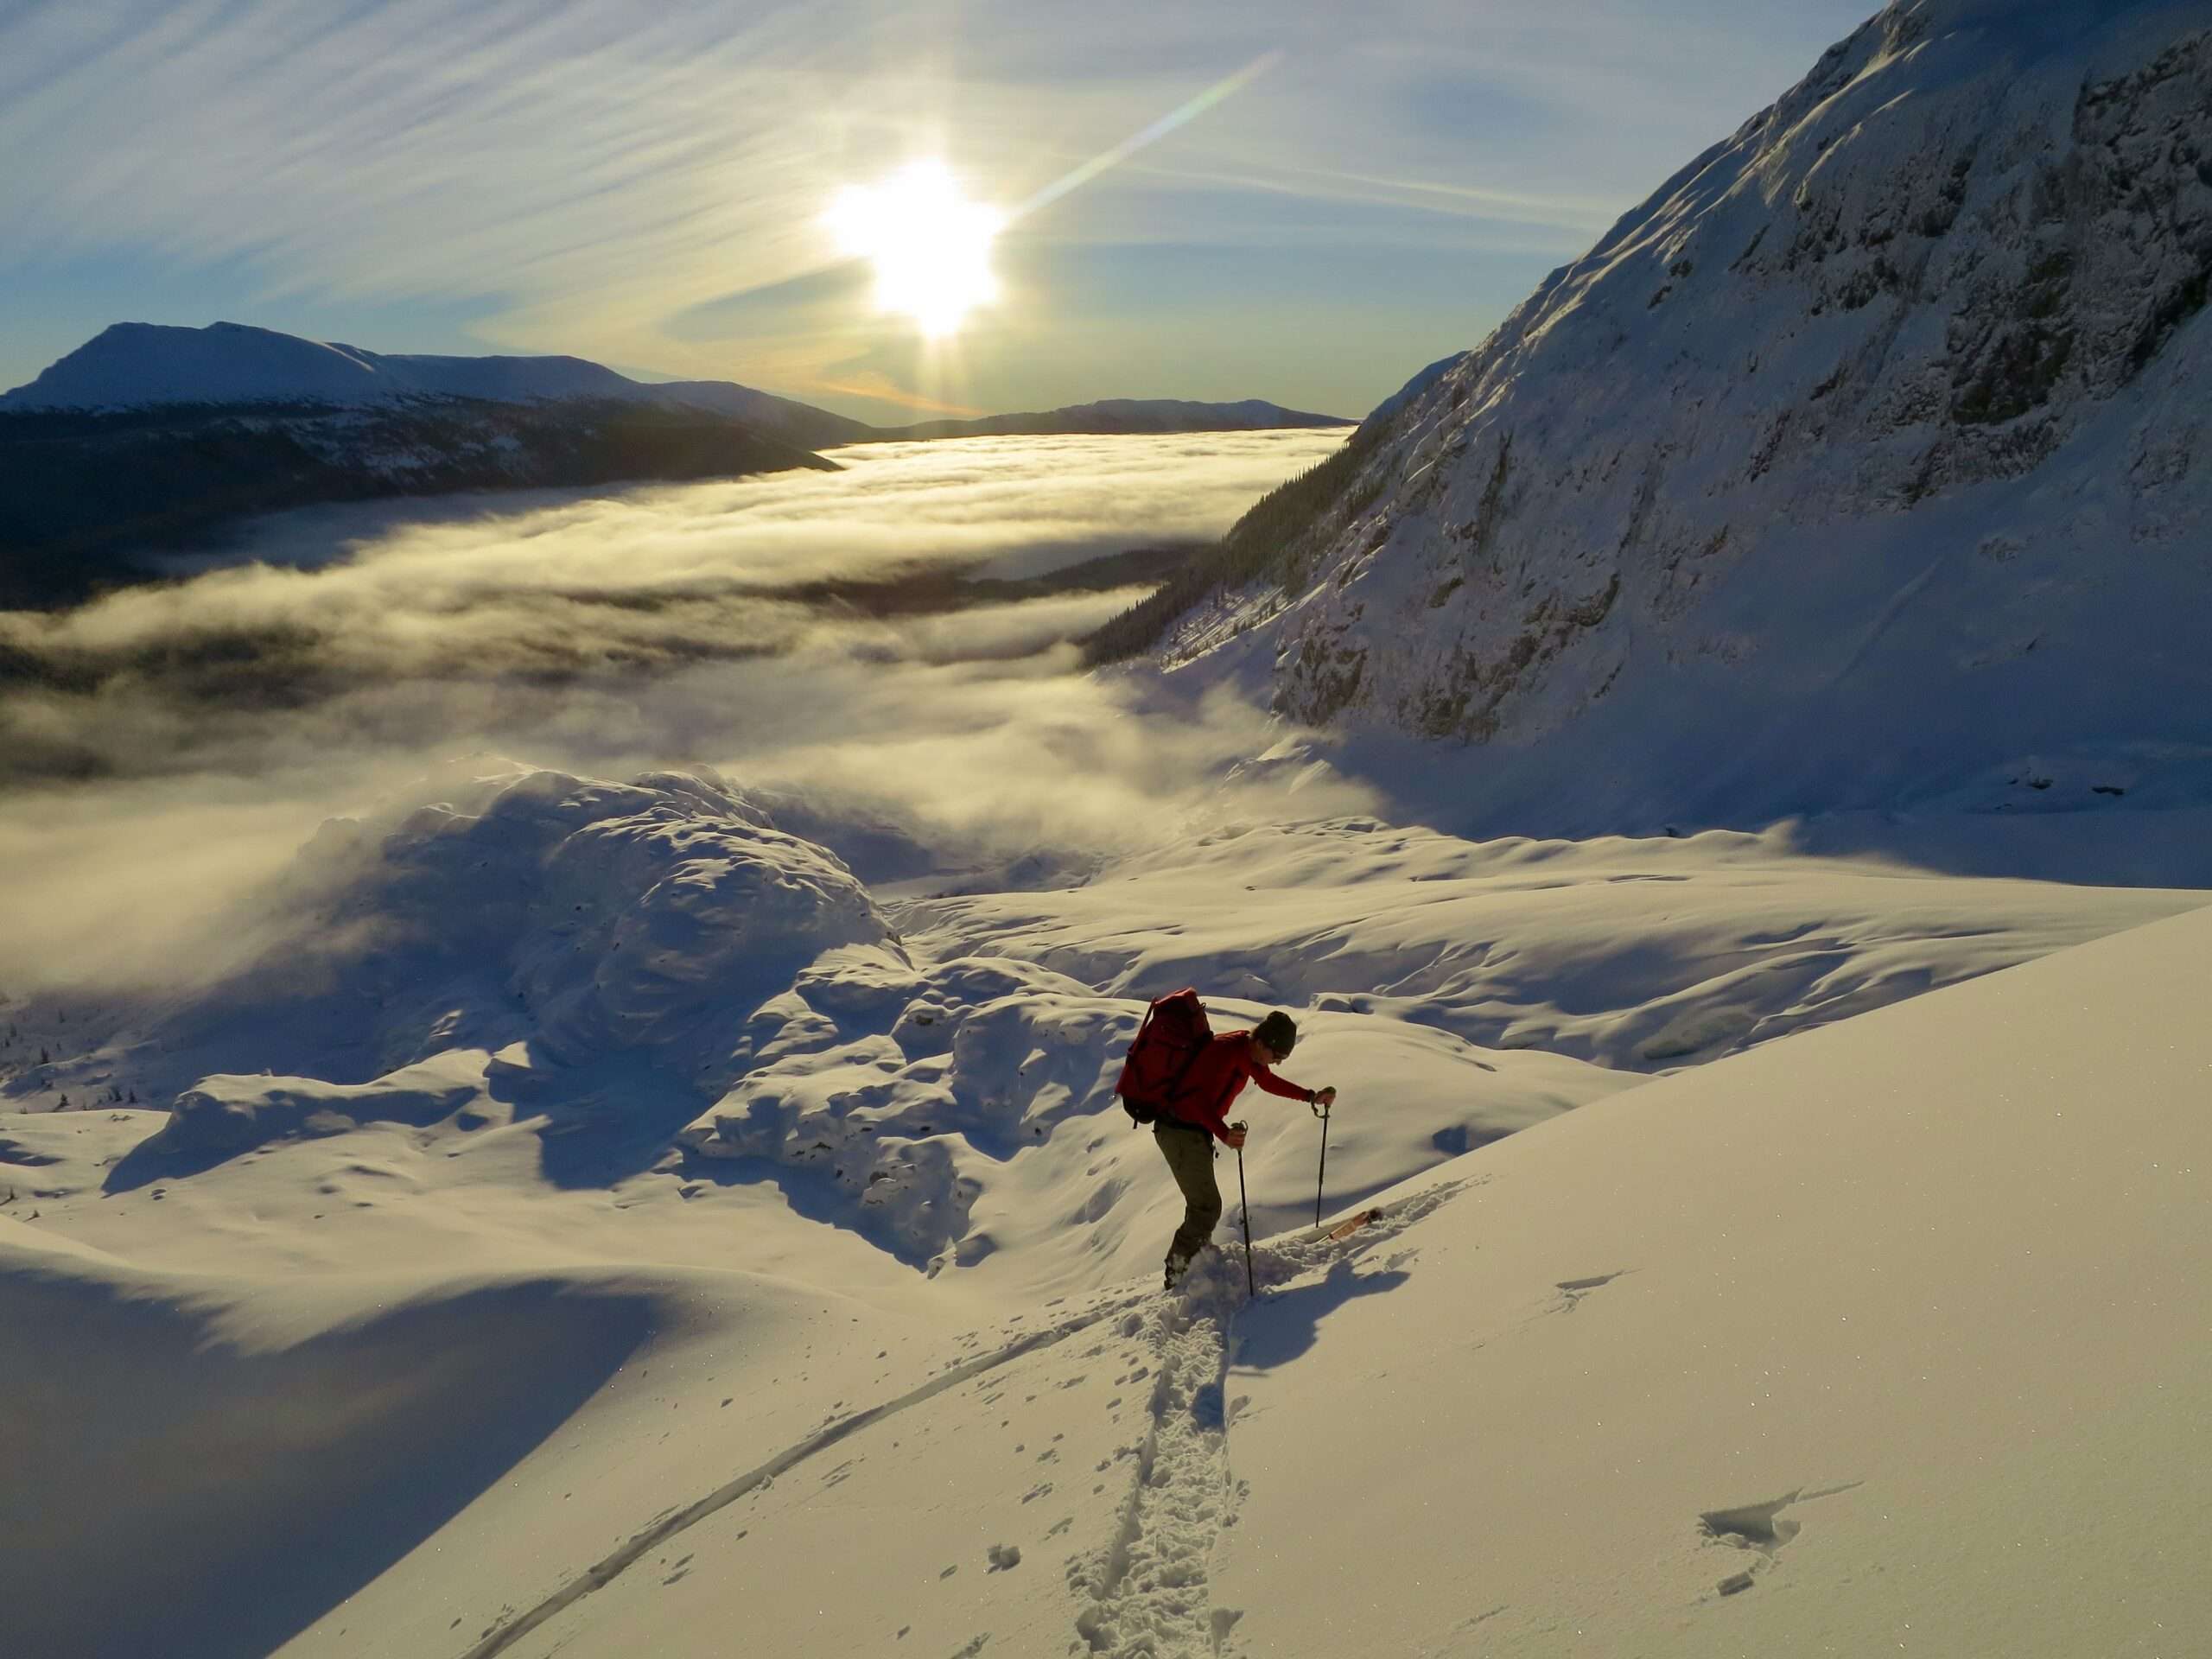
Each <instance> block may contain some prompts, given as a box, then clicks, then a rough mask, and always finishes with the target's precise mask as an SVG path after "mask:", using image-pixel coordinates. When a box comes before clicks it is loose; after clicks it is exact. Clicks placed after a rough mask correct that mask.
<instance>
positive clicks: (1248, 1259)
mask: <svg viewBox="0 0 2212 1659" xmlns="http://www.w3.org/2000/svg"><path fill="white" fill-rule="evenodd" d="M1233 1127H1235V1128H1240V1129H1241V1128H1243V1127H1244V1126H1243V1124H1242V1123H1238V1124H1236V1125H1234V1126H1233ZM1236 1207H1237V1209H1238V1210H1239V1211H1243V1216H1244V1294H1245V1295H1246V1296H1247V1297H1249V1299H1251V1300H1254V1301H1257V1300H1259V1296H1260V1287H1259V1285H1258V1283H1257V1282H1256V1281H1255V1280H1254V1279H1253V1277H1252V1201H1251V1200H1250V1199H1249V1198H1246V1197H1245V1196H1244V1148H1243V1147H1237V1148H1236Z"/></svg>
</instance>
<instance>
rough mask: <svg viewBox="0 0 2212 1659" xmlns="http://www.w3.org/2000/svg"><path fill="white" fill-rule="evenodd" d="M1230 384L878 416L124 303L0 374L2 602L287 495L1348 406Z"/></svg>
mask: <svg viewBox="0 0 2212 1659" xmlns="http://www.w3.org/2000/svg"><path fill="white" fill-rule="evenodd" d="M1348 425H1351V422H1349V421H1345V420H1342V419H1339V418H1338V417H1337V416H1329V415H1317V414H1313V413H1309V412H1307V411H1305V410H1293V409H1284V408H1282V407H1281V406H1280V405H1279V404H1268V403H1262V402H1259V401H1257V400H1248V401H1246V402H1243V403H1233V404H1201V403H1187V402H1181V401H1177V400H1173V399H1157V400H1131V399H1127V398H1116V399H1109V400H1108V401H1105V402H1103V403H1096V404H1077V405H1073V406H1071V407H1069V408H1065V409H1058V410H1046V411H1042V412H1039V413H1033V414H1016V415H997V416H986V417H984V418H982V419H979V420H971V421H931V422H926V423H922V424H919V425H915V426H908V427H875V426H869V425H868V424H867V423H864V422H861V421H855V420H852V419H850V418H849V417H847V416H842V415H836V414H833V413H831V412H830V411H829V410H823V409H817V408H815V407H813V406H812V405H811V404H802V403H798V402H796V401H794V400H792V399H791V398H788V397H775V396H773V395H772V394H770V393H768V392H765V391H754V390H753V388H751V387H749V386H741V385H736V384H734V382H730V381H722V380H683V381H673V382H664V383H658V384H649V383H647V382H645V381H639V380H633V379H631V378H629V377H628V376H626V375H623V374H618V373H617V372H614V371H613V369H610V368H607V367H606V366H605V365H601V364H598V363H593V362H588V361H587V360H586V359H582V358H578V357H436V356H423V355H413V354H400V355H386V354H385V353H378V352H371V351H365V350H363V349H362V348H360V347H359V346H345V345H339V344H335V343H327V342H324V341H321V340H303V339H301V338H300V337H298V336H296V335H293V334H279V333H277V331H276V330H274V329H269V328H255V327H247V326H245V325H244V324H240V323H233V322H218V323H213V324H210V325H209V326H208V327H205V328H181V327H167V326H164V325H161V324H156V323H143V322H120V323H117V324H115V325H113V326H112V327H109V328H106V329H105V330H103V331H102V332H101V333H100V334H99V335H97V336H96V337H95V338H93V339H92V340H89V341H87V342H86V344H85V345H83V346H79V347H78V348H77V349H76V350H75V351H73V352H71V353H69V354H68V355H67V356H66V357H64V358H62V359H60V360H59V361H58V362H56V363H54V365H52V366H51V367H49V368H48V369H47V370H46V371H45V372H43V373H42V374H41V375H40V376H39V377H38V378H36V379H35V380H33V381H32V382H31V383H30V384H29V385H24V386H18V387H17V388H16V390H14V391H10V392H7V393H4V394H0V606H6V605H47V604H54V603H60V602H66V601H73V600H76V599H80V598H82V597H83V596H84V595H85V594H87V593H89V592H91V591H92V590H94V589H95V588H99V586H102V585H104V584H108V583H113V582H128V581H132V580H136V579H137V578H138V576H139V575H141V574H142V573H141V571H140V570H139V569H138V567H137V563H135V559H134V556H135V555H136V554H137V553H140V552H142V551H143V550H148V549H150V548H154V547H165V546H175V545H177V544H179V543H189V542H191V541H192V540H194V538H203V537H206V536H207V535H208V534H209V533H211V532H212V531H215V530H217V529H219V527H220V526H222V525H224V524H228V523H231V522H232V521H235V520H237V519H238V518H244V517H247V516H250V515H252V514H256V513H262V512H276V511H279V510H282V509H284V508H290V507H302V506H313V505H322V504H325V503H332V502H340V501H359V500H365V499H374V498H378V497H385V496H399V495H435V494H444V493H453V492H456V491H464V490H500V489H523V488H564V487H576V486H597V485H603V484H615V483H622V482H646V481H671V480H690V479H702V478H716V477H731V476H736V475H739V474H747V473H758V472H773V471H779V470H782V469H785V468H790V467H821V468H829V469H832V470H834V468H835V463H834V462H831V461H826V460H823V458H822V457H821V456H820V455H818V454H814V453H813V451H815V450H817V449H819V448H826V447H829V446H832V445H840V444H851V443H865V442H885V441H895V440H912V439H922V438H949V437H964V436H979V435H1010V434H1021V435H1047V434H1054V433H1137V432H1205V431H1255V430H1266V429H1277V428H1291V427H1316V426H1348Z"/></svg>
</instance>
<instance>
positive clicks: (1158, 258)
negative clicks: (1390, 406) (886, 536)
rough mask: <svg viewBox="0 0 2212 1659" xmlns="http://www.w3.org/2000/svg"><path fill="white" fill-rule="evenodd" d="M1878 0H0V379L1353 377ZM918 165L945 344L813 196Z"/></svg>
mask: <svg viewBox="0 0 2212 1659" xmlns="http://www.w3.org/2000/svg"><path fill="white" fill-rule="evenodd" d="M1871 10H1872V3H1871V0H1791V3H1789V4H1788V5H1785V6H1774V5H1771V4H1767V3H1762V0H1376V3H1372V4H1370V5H1367V6H1363V7H1360V8H1357V9H1355V8H1351V7H1346V6H1344V5H1342V4H1340V3H1338V0H1274V3H1268V4H1264V5H1263V4H1247V3H1219V4H1208V5H1205V6H1198V7H1193V6H1188V5H1185V4H1182V3H1169V0H1128V3H1122V4H1117V5H1116V6H1113V7H1097V6H1094V5H1090V4H1082V5H1077V4H1068V3H1057V0H1055V3H1043V4H1039V3H1034V0H959V3H954V0H945V3H924V4H905V5H886V4H880V3H878V4H863V3H849V0H808V3H804V4H797V5H789V6H777V5H772V4H742V3H726V0H716V3H709V0H660V3H657V4H655V5H654V6H652V8H650V9H640V8H637V7H634V6H632V5H627V4H624V3H619V0H556V3H547V0H306V3H300V0H186V3H173V4H155V3H149V0H10V3H8V4H7V5H5V6H0V156H7V157H8V158H9V163H10V164H9V165H8V166H6V167H5V168H0V223H5V224H6V225H7V226H9V227H10V232H9V234H8V236H7V237H6V238H4V239H0V297H3V298H4V303H0V388H4V387H8V386H12V385H19V384H21V383H22V382H24V381H27V380H29V379H30V378H33V377H34V376H35V374H36V373H37V372H39V371H40V370H41V368H43V367H45V366H46V365H48V363H50V362H52V361H53V360H54V359H56V358H58V357H60V355H62V354H63V353H66V352H67V351H69V350H71V349H72V348H73V347H74V346H78V345H79V344H81V343H82V342H83V341H84V340H87V339H89V338H90V337H91V336H92V335H93V334H97V333H98V332H99V330H100V329H101V328H103V327H105V326H106V325H107V324H109V323H111V322H115V321H149V322H165V323H178V324H188V325H193V326H198V325H202V324H205V323H208V322H212V321H219V320H220V321H236V322H246V323H254V324H259V325H261V326H264V327H273V328H278V329H283V330H286V331H289V332H292V333H297V334H306V335H308V336H310V337H312V338H316V339H324V340H342V341H345V342H346V343H348V344H351V345H355V346H365V347H367V348H369V349H372V350H376V351H385V352H450V353H490V352H505V353H574V354H576V355H579V356H584V357H588V358H592V359H596V360H598V361H601V362H604V363H607V364H609V365H612V366H614V367H616V368H619V369H621V370H623V371H625V372H630V373H634V374H639V375H640V376H642V377H645V378H658V377H671V378H715V379H733V380H736V381H738V382H740V383H741V384H744V385H752V386H756V387H760V388H762V389H764V390H767V391H776V392H780V393H783V394H785V395H787V396H791V397H798V398H801V399H803V400H804V401H807V402H810V403H813V404H818V405H820V406H822V407H824V408H828V409H833V410H838V411H840V412H842V413H845V414H849V415H854V416H859V417H860V418H861V419H866V420H874V421H879V422H885V423H891V422H896V421H899V420H912V419H914V418H917V417H918V416H919V415H921V414H925V413H928V412H931V411H933V410H954V411H963V412H966V411H973V412H986V411H990V412H996V411H1001V410H1017V409H1039V408H1049V407H1054V406H1057V405H1060V404H1070V403H1079V402H1087V401H1090V400H1092V399H1095V398H1101V397H1192V398H1202V399H1234V398H1243V397H1265V398H1268V399H1270V400H1272V401H1274V402H1278V403H1281V404H1288V405H1290V406H1292V407H1294V408H1301V409H1307V410H1319V411H1321V412H1324V413H1329V414H1338V415H1347V416H1357V415H1360V414H1363V413H1364V412H1365V411H1366V410H1368V409H1370V408H1371V407H1372V406H1373V405H1374V404H1376V403H1377V402H1379V401H1380V400H1381V399H1382V398H1383V397H1386V396H1388V395H1389V393H1390V392H1391V391H1394V390H1395V388H1396V387H1397V386H1398V385H1400V384H1402V382H1403V381H1404V380H1405V379H1406V378H1408V376H1410V375H1411V374H1412V373H1413V372H1415V371H1416V370H1418V369H1420V368H1421V366H1422V365H1425V364H1427V363H1428V362H1431V361H1433V360H1434V359H1437V358H1440V357H1442V356H1445V355H1447V354H1449V353H1452V352H1456V351H1459V350H1463V349H1465V348H1466V347H1468V346H1472V345H1474V344H1476V343H1478V341H1479V340H1480V339H1481V337H1482V336H1483V335H1484V334H1485V333H1487V332H1488V330H1489V329H1490V328H1491V327H1492V326H1493V325H1494V324H1495V323H1496V322H1497V321H1498V320H1499V319H1500V318H1502V317H1503V315H1505V313H1506V312H1507V311H1509V310H1510V308H1512V306H1513V305H1514V304H1516V302H1518V301H1519V300H1520V299H1521V298H1522V297H1523V296H1525V295H1526V294H1527V293H1528V292H1529V289H1532V288H1533V287H1534V286H1535V283H1536V282H1537V281H1538V280H1539V279H1540V278H1541V277H1542V276H1543V274H1544V273H1545V272H1547V271H1548V270H1551V269H1552V268H1554V266H1556V265H1558V264H1562V263H1565V262H1566V261H1567V260H1569V259H1571V258H1573V257H1574V256H1575V255H1577V254H1578V253H1580V251H1583V250H1584V249H1585V248H1586V247H1587V246H1588V245H1590V244H1591V243H1592V241H1593V240H1594V239H1595V238H1597V237H1598V235H1599V234H1600V233H1601V232H1603V231H1604V230H1605V227H1606V226H1609V225H1610V224H1611V222H1612V220H1613V219H1615V218H1616V217H1618V215H1619V214H1620V213H1622V212H1624V210H1626V209H1627V208H1629V207H1632V206H1633V205H1634V204H1635V203H1636V202H1637V201H1638V200H1641V199H1642V198H1643V196H1644V195H1646V194H1649V192H1650V191H1651V190H1652V189H1654V188H1656V186H1657V185H1658V184H1659V183H1660V182H1661V181H1662V180H1663V179H1664V178H1666V177H1667V176H1668V175H1669V174H1671V173H1672V172H1673V171H1674V170H1675V168H1678V167H1679V166H1681V164H1682V163H1683V162H1686V161H1688V159H1689V158H1690V157H1691V156H1694V155H1695V154H1696V153H1697V152H1698V151H1699V150H1700V149H1703V148H1704V147H1706V146H1707V145H1708V144H1710V143H1713V142H1715V141H1716V140H1718V139H1719V138H1722V137H1726V135H1727V134H1728V133H1729V132H1730V131H1731V130H1733V129H1734V128H1735V127H1736V126H1737V125H1738V124H1739V123H1740V122H1741V121H1742V120H1743V119H1745V118H1747V117H1749V116H1751V115H1752V114H1754V113H1756V112H1757V111H1758V109H1760V108H1762V107H1763V106H1764V105H1765V104H1767V103H1768V102H1770V101H1771V99H1773V98H1774V97H1776V96H1777V94H1779V93H1780V92H1783V90H1785V89H1786V88H1787V87H1788V86H1789V85H1791V84H1792V83H1793V82H1794V81H1796V79H1798V78H1800V77H1801V76H1802V74H1803V73H1805V72H1806V71H1807V70H1808V68H1809V67H1811V65H1812V63H1813V61H1814V60H1815V58H1817V57H1818V55H1819V54H1820V53H1821V50H1822V49H1823V48H1825V47H1826V46H1827V44H1828V43H1829V42H1831V41H1834V40H1837V39H1840V38H1841V37H1842V36H1843V35H1847V34H1848V33H1849V32H1850V31H1851V29H1853V28H1854V27H1855V26H1856V25H1857V24H1858V23H1859V22H1860V21H1861V20H1862V19H1863V17H1864V16H1866V14H1867V13H1868V12H1869V11H1871ZM640 18H643V19H644V21H643V22H640V21H639V20H640ZM928 161H935V162H939V163H941V164H942V167H943V168H944V172H945V174H946V175H949V176H950V179H951V181H953V182H954V183H955V185H956V186H957V188H958V190H959V191H960V193H961V194H963V196H964V197H965V198H966V199H968V200H971V201H973V202H975V203H976V204H979V205H980V206H981V207H983V208H985V209H988V210H989V211H990V212H991V213H993V214H995V218H996V219H997V221H998V225H999V228H998V232H997V234H996V237H995V239H994V240H993V241H992V242H991V244H990V245H989V247H988V270H989V272H990V275H991V277H992V279H993V282H994V286H995V295H994V296H993V297H992V298H991V299H990V300H989V301H988V302H986V303H982V304H979V305H976V307H974V308H972V309H970V310H969V311H968V312H967V313H966V315H965V317H964V320H963V323H962V326H960V327H958V329H957V332H954V333H951V334H945V335H943V336H940V337H938V338H934V339H931V338H925V337H924V336H923V335H922V334H920V333H919V331H918V329H917V328H916V327H915V326H914V324H913V323H912V321H911V320H910V319H909V318H907V317H906V316H904V315H899V314H898V313H895V312H891V313H887V312H883V311H880V310H879V308H878V304H877V301H878V294H879V283H878V282H877V279H876V277H877V273H876V271H875V270H874V267H873V266H872V265H871V264H870V263H869V261H868V258H867V257H864V256H862V255H858V254H855V252H854V251H853V250H852V247H851V245H849V243H848V242H845V241H842V240H841V239H840V238H839V236H838V234H837V232H836V229H835V228H834V226H833V224H832V209H833V207H835V205H836V203H837V202H838V201H839V200H841V199H842V194H843V193H844V192H846V191H848V190H850V189H855V188H858V189H868V188H874V187H878V186H880V184H881V182H882V181H884V180H885V179H887V177H890V176H893V175H896V174H898V173H899V171H900V170H901V169H903V168H906V167H907V166H909V165H911V164H912V163H915V162H928Z"/></svg>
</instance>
